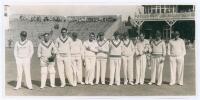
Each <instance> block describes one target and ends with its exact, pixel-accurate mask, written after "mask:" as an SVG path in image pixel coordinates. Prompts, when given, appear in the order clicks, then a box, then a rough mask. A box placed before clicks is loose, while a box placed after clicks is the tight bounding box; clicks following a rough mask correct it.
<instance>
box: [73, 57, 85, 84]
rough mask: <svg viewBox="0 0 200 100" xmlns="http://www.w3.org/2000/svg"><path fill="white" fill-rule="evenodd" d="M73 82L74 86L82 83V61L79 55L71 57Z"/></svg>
mask: <svg viewBox="0 0 200 100" xmlns="http://www.w3.org/2000/svg"><path fill="white" fill-rule="evenodd" d="M71 61H72V63H71V64H72V69H73V82H74V83H75V84H77V82H78V83H81V82H82V59H81V56H80V55H72V57H71Z"/></svg>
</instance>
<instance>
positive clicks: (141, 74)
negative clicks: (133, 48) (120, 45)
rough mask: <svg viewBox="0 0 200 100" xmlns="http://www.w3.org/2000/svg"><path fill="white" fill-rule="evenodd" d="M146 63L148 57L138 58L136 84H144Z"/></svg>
mask: <svg viewBox="0 0 200 100" xmlns="http://www.w3.org/2000/svg"><path fill="white" fill-rule="evenodd" d="M146 61H147V59H146V55H141V56H137V57H136V82H135V83H136V84H138V83H140V84H144V78H145V71H146Z"/></svg>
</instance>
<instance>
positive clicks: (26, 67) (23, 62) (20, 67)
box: [16, 58, 32, 88]
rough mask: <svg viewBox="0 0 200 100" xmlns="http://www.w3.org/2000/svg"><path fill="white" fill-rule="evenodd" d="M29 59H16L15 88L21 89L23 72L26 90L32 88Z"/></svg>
mask: <svg viewBox="0 0 200 100" xmlns="http://www.w3.org/2000/svg"><path fill="white" fill-rule="evenodd" d="M30 60H31V59H30V58H17V59H16V64H17V85H16V87H18V88H20V87H21V82H22V73H23V71H24V74H25V79H26V85H27V87H28V88H32V82H31V73H30Z"/></svg>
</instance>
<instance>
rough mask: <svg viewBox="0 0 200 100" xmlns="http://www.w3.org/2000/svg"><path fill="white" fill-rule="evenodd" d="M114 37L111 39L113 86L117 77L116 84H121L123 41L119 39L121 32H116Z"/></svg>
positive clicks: (111, 76) (111, 75)
mask: <svg viewBox="0 0 200 100" xmlns="http://www.w3.org/2000/svg"><path fill="white" fill-rule="evenodd" d="M113 35H114V39H113V40H111V41H110V44H109V48H110V83H109V85H110V86H112V85H113V83H114V79H115V84H116V85H120V68H121V60H122V59H121V56H122V49H123V43H122V41H121V40H120V39H119V36H120V34H119V33H118V32H115V33H114V34H113Z"/></svg>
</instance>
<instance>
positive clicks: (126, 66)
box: [122, 33, 135, 85]
mask: <svg viewBox="0 0 200 100" xmlns="http://www.w3.org/2000/svg"><path fill="white" fill-rule="evenodd" d="M123 35H124V38H123V45H124V46H123V51H122V66H123V70H124V85H127V83H129V84H130V85H134V83H133V56H134V54H135V46H134V45H133V42H132V41H131V40H130V39H129V35H128V33H124V34H123Z"/></svg>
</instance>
